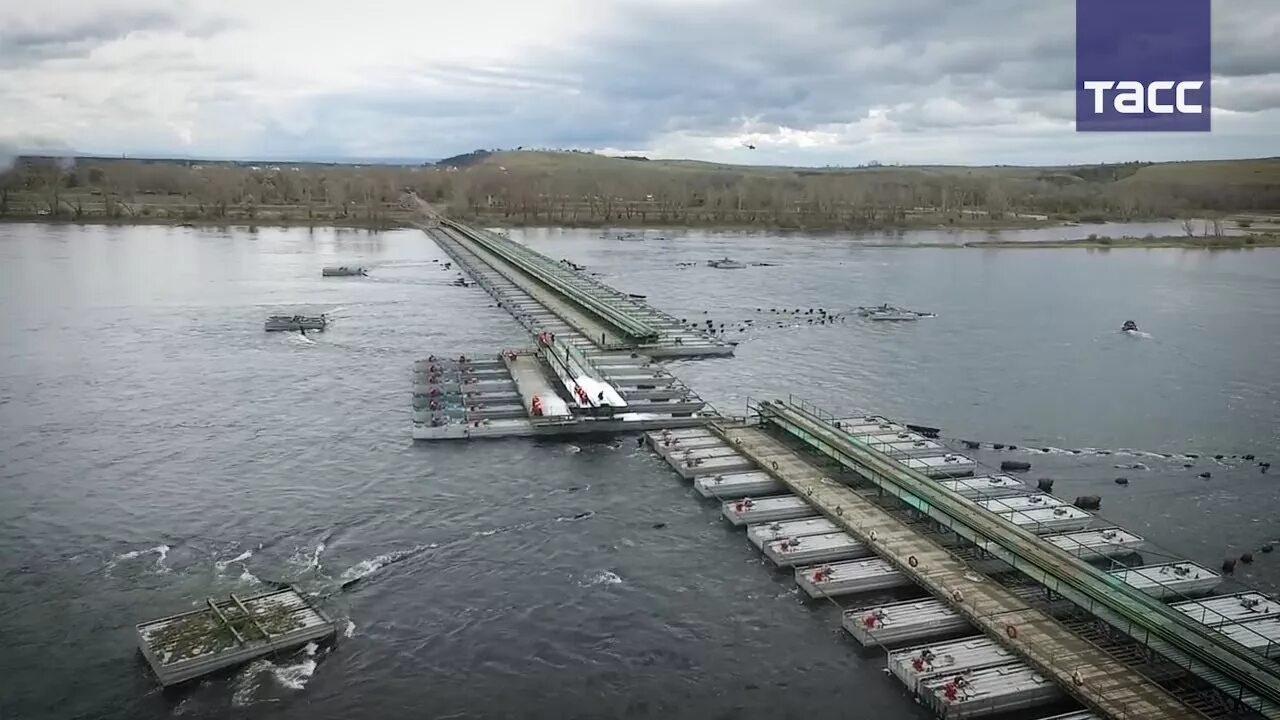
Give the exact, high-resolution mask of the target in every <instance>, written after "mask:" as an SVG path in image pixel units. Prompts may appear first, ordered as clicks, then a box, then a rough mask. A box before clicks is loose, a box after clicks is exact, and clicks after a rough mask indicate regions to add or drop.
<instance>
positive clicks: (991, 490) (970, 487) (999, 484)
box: [938, 475, 1031, 500]
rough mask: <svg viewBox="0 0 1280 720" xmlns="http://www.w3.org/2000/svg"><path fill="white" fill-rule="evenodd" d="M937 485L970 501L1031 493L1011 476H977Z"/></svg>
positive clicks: (945, 481)
mask: <svg viewBox="0 0 1280 720" xmlns="http://www.w3.org/2000/svg"><path fill="white" fill-rule="evenodd" d="M938 484H939V485H941V486H942V487H945V488H947V489H948V490H953V491H955V492H957V493H959V494H960V495H962V496H964V497H967V498H969V499H970V500H992V499H995V498H1003V497H1012V496H1015V495H1025V494H1027V493H1028V492H1031V490H1030V488H1028V487H1027V486H1026V485H1023V484H1022V481H1021V480H1019V479H1017V478H1015V477H1014V476H1012V475H979V476H977V477H971V478H963V479H960V480H942V481H940V482H939V483H938Z"/></svg>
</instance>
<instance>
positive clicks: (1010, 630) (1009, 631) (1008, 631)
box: [1004, 625, 1018, 639]
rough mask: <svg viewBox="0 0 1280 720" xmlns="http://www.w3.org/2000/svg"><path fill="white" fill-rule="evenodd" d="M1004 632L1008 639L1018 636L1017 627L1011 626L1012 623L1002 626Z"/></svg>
mask: <svg viewBox="0 0 1280 720" xmlns="http://www.w3.org/2000/svg"><path fill="white" fill-rule="evenodd" d="M1004 634H1005V635H1008V636H1009V638H1010V639H1013V638H1017V637H1018V628H1017V627H1015V626H1013V625H1005V626H1004Z"/></svg>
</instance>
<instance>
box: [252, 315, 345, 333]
mask: <svg viewBox="0 0 1280 720" xmlns="http://www.w3.org/2000/svg"><path fill="white" fill-rule="evenodd" d="M328 325H329V318H328V317H326V316H324V315H315V316H308V315H272V316H271V317H269V318H267V322H266V324H265V325H264V326H263V328H262V329H263V330H266V331H267V332H305V331H307V330H324V329H325V328H326V327H328Z"/></svg>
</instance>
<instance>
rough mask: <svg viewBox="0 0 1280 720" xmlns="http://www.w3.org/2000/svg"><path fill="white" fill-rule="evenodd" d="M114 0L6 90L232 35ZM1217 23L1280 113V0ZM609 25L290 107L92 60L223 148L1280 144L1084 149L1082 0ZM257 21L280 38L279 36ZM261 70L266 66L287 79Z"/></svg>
mask: <svg viewBox="0 0 1280 720" xmlns="http://www.w3.org/2000/svg"><path fill="white" fill-rule="evenodd" d="M113 1H114V2H127V3H130V4H129V6H128V7H130V8H132V9H131V10H129V11H128V12H123V11H121V12H113V13H108V14H106V15H103V16H101V17H97V18H86V19H72V20H68V21H67V22H65V23H51V24H46V25H21V24H17V25H13V26H11V27H3V28H0V48H3V49H0V63H5V62H6V58H8V62H10V63H12V62H19V63H25V66H26V67H29V68H33V70H32V74H31V75H30V76H29V77H25V78H24V80H23V81H22V82H24V83H26V86H24V87H18V88H15V87H13V86H12V85H13V84H12V83H10V87H8V89H7V92H6V87H5V82H4V80H3V78H0V100H13V99H15V98H18V99H20V97H19V96H20V95H22V94H26V95H29V96H33V97H41V96H39V93H38V92H36V87H37V83H38V77H39V76H38V73H37V72H36V71H37V70H39V69H40V68H41V67H42V65H41V63H43V62H46V61H48V60H49V59H50V58H55V57H63V58H65V57H67V56H73V55H80V56H84V55H85V53H87V52H88V50H90V49H92V48H93V47H95V46H98V45H100V44H102V43H107V42H112V41H114V40H119V39H121V38H127V37H128V36H129V34H130V33H133V32H137V31H139V30H147V31H151V32H158V33H174V34H179V35H185V36H191V37H194V36H198V35H201V34H202V33H203V34H212V33H216V32H218V31H219V30H220V29H221V28H224V27H226V25H225V24H220V23H219V21H217V19H216V18H217V16H214V15H209V14H207V13H205V14H201V13H199V12H196V10H198V9H199V8H200V7H201V6H200V5H197V4H196V3H197V2H198V0H190V1H189V2H188V4H187V5H183V6H172V5H169V4H167V3H162V2H160V0H113ZM1214 11H1215V17H1214V28H1213V30H1214V33H1215V37H1216V38H1217V43H1216V46H1215V72H1216V73H1217V75H1218V80H1217V86H1216V87H1215V102H1216V103H1217V105H1218V107H1219V108H1220V109H1223V110H1229V111H1231V112H1232V113H1234V114H1237V115H1245V116H1249V117H1255V116H1256V117H1268V118H1274V117H1275V113H1273V112H1269V111H1274V110H1277V109H1280V44H1277V43H1275V42H1274V41H1273V40H1272V38H1274V37H1276V36H1280V6H1277V5H1276V4H1275V2H1274V0H1232V2H1230V3H1216V4H1215V5H1214ZM599 13H600V14H601V19H600V22H599V27H593V28H591V29H590V32H584V33H580V34H577V35H574V36H572V37H567V38H566V39H564V40H563V41H559V40H558V39H553V41H549V42H548V43H547V44H546V45H545V46H543V47H542V48H540V49H538V50H533V51H528V52H526V53H524V54H522V55H521V56H520V57H516V58H505V59H503V60H501V61H499V60H494V61H492V62H488V63H486V62H479V61H477V62H466V63H464V62H458V61H450V62H446V61H441V60H436V61H433V62H431V63H429V64H426V63H424V62H421V61H416V60H415V61H410V62H406V63H405V64H404V65H403V66H396V67H392V68H389V69H388V71H387V73H385V74H371V75H369V76H368V78H367V80H365V81H364V82H360V83H355V84H354V85H353V84H351V83H337V84H335V85H336V89H333V88H322V89H321V90H320V91H316V92H307V93H305V94H302V93H299V94H298V95H297V96H292V95H289V94H288V93H286V94H285V97H284V98H282V99H280V100H278V101H274V98H276V97H277V96H276V95H275V94H274V93H273V92H271V91H268V90H264V89H263V88H264V86H266V85H267V84H266V83H265V81H264V80H262V78H260V77H256V76H255V75H254V74H253V72H248V71H245V70H237V71H234V72H232V71H223V70H220V69H219V63H217V62H216V61H215V60H216V59H215V60H211V59H210V58H209V57H207V56H203V55H199V54H191V55H189V56H183V55H182V54H181V53H177V54H174V52H173V51H172V49H171V48H169V47H168V46H163V47H162V48H161V49H160V50H156V51H155V52H156V53H158V54H156V55H151V56H148V55H146V54H145V53H141V52H135V53H132V54H126V55H122V56H120V57H112V58H110V59H104V58H98V57H95V58H93V60H92V64H91V65H89V66H88V67H89V68H90V69H91V70H92V72H95V73H111V74H119V75H121V76H130V77H132V78H135V79H137V78H142V79H145V78H147V77H148V76H149V74H150V73H164V74H165V76H166V77H169V78H175V77H177V78H182V79H184V80H186V79H188V78H189V79H190V82H183V83H181V85H182V86H183V87H191V88H192V89H191V90H189V91H187V92H186V93H185V95H184V98H183V102H185V103H187V105H188V106H189V108H188V109H189V112H188V113H187V114H188V115H190V116H192V117H196V118H205V119H206V120H205V121H206V122H208V123H214V122H220V123H221V124H220V126H219V131H220V132H226V133H230V132H232V131H234V132H236V133H239V135H238V137H237V139H236V142H234V143H223V144H219V145H210V146H209V147H211V148H213V149H215V150H218V151H221V152H229V151H231V150H230V149H235V150H236V151H240V152H254V148H258V149H259V150H258V151H259V152H262V151H268V152H270V153H271V154H272V155H280V154H288V153H295V154H308V153H324V154H342V153H343V152H351V154H362V155H368V154H377V153H386V154H388V155H398V156H404V155H423V156H443V155H448V154H453V153H455V152H459V151H465V150H470V149H473V148H476V147H514V146H517V145H525V146H561V147H587V148H603V147H608V148H627V149H637V150H646V149H649V150H653V149H661V148H673V149H674V151H676V152H693V153H699V154H700V155H701V156H705V157H717V158H724V159H739V160H748V161H750V160H756V159H757V158H759V159H763V157H764V155H765V153H764V152H763V151H762V152H760V153H757V154H755V155H753V156H750V157H739V156H737V155H733V153H732V152H730V151H727V150H724V148H727V147H734V146H736V144H737V143H735V142H734V140H733V138H736V137H742V136H745V135H750V136H752V137H753V138H754V137H759V138H762V140H761V142H760V144H761V146H762V148H764V146H766V145H769V144H770V143H769V142H765V140H768V139H769V138H773V139H774V141H776V142H773V143H772V145H773V149H772V150H771V151H770V152H774V153H776V154H777V160H770V161H782V162H786V161H788V160H787V159H788V158H791V161H794V162H818V164H822V163H823V162H824V161H836V162H860V161H864V160H867V159H880V160H894V159H899V158H911V159H913V160H916V161H919V160H924V161H927V160H928V158H927V157H923V158H921V157H919V156H920V155H921V154H922V153H924V154H927V153H929V152H934V153H947V154H948V158H949V159H951V160H952V161H955V160H956V159H957V156H958V159H961V160H965V159H967V160H968V161H971V162H1002V161H1013V160H1014V158H1016V159H1017V161H1027V160H1031V159H1033V158H1034V156H1035V154H1036V152H1040V153H1041V154H1042V155H1043V156H1044V157H1045V158H1049V157H1053V158H1054V159H1055V161H1059V162H1060V161H1061V160H1062V158H1063V156H1064V154H1068V153H1075V154H1078V156H1079V160H1080V161H1082V162H1093V161H1098V160H1105V159H1108V158H1107V157H1106V154H1107V153H1117V154H1118V155H1117V158H1118V159H1132V157H1134V156H1142V155H1143V154H1144V152H1145V151H1146V149H1150V151H1151V152H1153V153H1155V152H1161V153H1167V154H1169V156H1170V157H1181V156H1183V155H1185V153H1187V152H1201V151H1202V149H1203V151H1204V152H1209V151H1211V150H1212V151H1213V152H1222V153H1228V154H1233V155H1239V154H1241V153H1240V149H1241V148H1246V147H1254V148H1255V149H1256V150H1255V152H1253V153H1248V152H1246V153H1244V154H1258V155H1264V154H1266V155H1273V154H1280V137H1276V135H1277V134H1276V133H1274V132H1273V133H1271V134H1268V133H1266V132H1265V125H1258V124H1257V123H1246V124H1243V125H1242V124H1239V123H1236V122H1234V121H1233V122H1227V123H1218V121H1217V120H1216V119H1215V123H1217V124H1216V125H1215V132H1214V133H1213V137H1205V138H1197V141H1198V142H1197V144H1194V146H1193V145H1191V144H1188V143H1186V141H1185V139H1184V140H1183V141H1181V142H1171V141H1167V140H1166V139H1165V138H1152V137H1147V136H1133V135H1125V136H1124V137H1123V138H1115V139H1112V138H1107V137H1097V136H1093V137H1078V136H1077V134H1076V133H1074V130H1073V128H1072V126H1071V122H1072V119H1073V116H1074V105H1073V96H1072V89H1073V86H1074V74H1075V65H1074V3H1073V2H1072V1H1071V0H1043V1H1041V2H1029V1H1028V0H966V1H965V2H956V1H955V0H895V1H894V2H883V1H881V0H805V1H802V0H797V1H796V2H790V3H779V2H776V0H735V1H734V2H711V3H705V2H673V1H667V0H620V1H618V2H611V3H606V4H603V5H602V6H601V9H600V10H599ZM193 18H205V19H203V20H194V19H193ZM210 18H213V20H210ZM246 22H248V21H247V20H246ZM264 22H265V21H264ZM258 31H259V32H260V33H262V34H261V36H260V37H262V38H270V37H271V32H272V30H271V28H269V27H267V28H258ZM429 41H430V38H429V37H426V38H424V42H429ZM352 54H353V55H354V53H352ZM264 62H266V61H264ZM258 72H260V73H261V74H262V75H263V76H264V77H265V76H269V75H270V72H269V68H260V69H259V71H258ZM131 87H132V89H131V90H129V91H128V92H124V91H122V92H121V95H120V97H119V98H118V100H119V103H118V104H119V106H120V107H122V108H128V110H129V111H130V113H132V115H131V117H130V118H128V121H129V122H135V121H136V118H135V117H133V116H143V117H145V113H146V112H147V107H148V98H149V94H148V93H149V92H150V89H149V85H148V84H147V83H146V82H135V83H133V84H132V86H131ZM276 87H277V88H278V86H276ZM286 89H287V88H286ZM264 96H265V97H269V98H272V99H273V101H266V102H264V101H263V100H262V98H263V97H264ZM74 100H76V98H74V97H73V98H71V99H70V100H69V101H68V103H70V102H71V101H74ZM115 100H116V98H113V104H112V105H111V106H110V107H104V106H101V105H98V104H93V103H90V102H84V101H81V102H82V104H83V105H84V106H85V112H86V114H87V115H89V116H91V117H93V118H94V120H95V124H97V125H101V126H103V127H107V128H110V127H112V126H111V123H110V116H111V113H112V112H117V114H119V113H118V111H116V110H114V108H115V107H116V103H114V101H115ZM59 102H61V100H59ZM55 105H57V104H56V103H52V102H46V103H44V104H43V105H40V106H39V107H51V106H55ZM210 118H212V119H210ZM118 122H119V124H120V125H123V124H125V120H123V119H122V120H120V121H118ZM131 127H132V126H131ZM223 128H225V130H224V129H223ZM2 130H3V125H2V124H0V131H2ZM131 132H135V133H136V134H141V133H143V131H142V130H136V131H131ZM1230 133H1237V134H1236V135H1235V136H1232V137H1226V135H1227V134H1230ZM806 134H807V135H806ZM123 136H125V137H132V135H123ZM219 137H221V135H219ZM796 137H799V138H800V139H799V140H796V139H795V138H796ZM787 138H791V139H792V140H791V141H788V140H787ZM1233 138H1234V139H1233ZM1201 140H1203V142H1199V141H1201ZM91 141H92V140H91ZM788 142H791V144H790V145H788V144H787V143H788ZM75 144H77V145H78V146H83V145H84V144H85V141H84V140H79V139H77V140H76V142H75ZM1037 148H1038V150H1037ZM1214 148H1216V150H1213V149H1214ZM96 149H100V150H126V151H127V150H131V149H132V148H129V147H123V148H115V147H98V148H96ZM788 153H790V154H788ZM1002 153H1004V154H1002ZM868 155H870V156H868ZM895 155H896V157H895ZM1099 155H1101V156H1099ZM771 157H772V156H771Z"/></svg>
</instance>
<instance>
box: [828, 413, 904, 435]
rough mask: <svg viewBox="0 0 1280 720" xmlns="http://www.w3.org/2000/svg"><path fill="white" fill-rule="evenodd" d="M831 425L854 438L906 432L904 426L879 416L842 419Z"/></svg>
mask: <svg viewBox="0 0 1280 720" xmlns="http://www.w3.org/2000/svg"><path fill="white" fill-rule="evenodd" d="M832 424H833V425H835V427H836V428H838V429H840V430H841V431H843V432H845V433H848V434H849V435H854V436H858V435H883V434H885V433H900V432H907V428H906V426H905V425H900V424H898V423H896V422H893V421H891V420H889V419H888V418H884V417H880V416H879V415H867V416H864V417H855V418H844V419H843V420H835V421H833V422H832Z"/></svg>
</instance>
